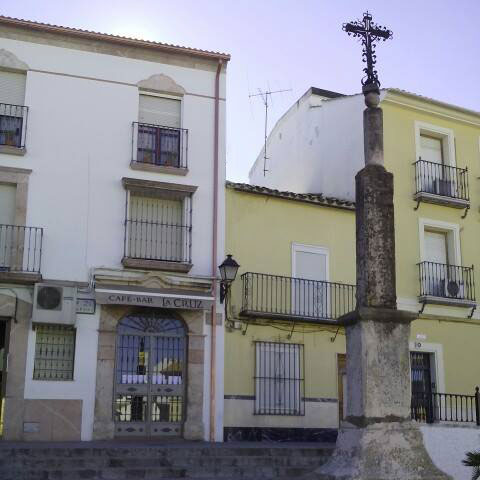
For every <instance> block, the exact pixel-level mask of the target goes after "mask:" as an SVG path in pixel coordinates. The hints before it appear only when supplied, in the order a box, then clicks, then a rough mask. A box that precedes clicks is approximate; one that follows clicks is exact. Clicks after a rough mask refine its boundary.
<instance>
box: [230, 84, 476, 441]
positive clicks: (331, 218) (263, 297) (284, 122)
mask: <svg viewBox="0 0 480 480" xmlns="http://www.w3.org/2000/svg"><path fill="white" fill-rule="evenodd" d="M381 107H382V108H383V111H384V139H385V166H386V168H387V170H388V171H390V172H392V173H393V174H394V186H395V197H394V201H395V229H396V258H397V261H396V270H397V300H398V306H399V308H402V309H407V310H411V311H416V312H418V319H417V320H416V321H415V322H414V323H413V324H412V335H411V343H410V350H411V367H412V416H413V417H414V418H415V419H416V420H418V421H420V422H428V423H432V422H434V423H437V422H445V421H454V422H460V421H461V422H462V423H463V422H465V423H467V424H472V425H475V423H476V422H477V416H478V397H477V403H476V401H475V395H474V393H475V386H476V385H478V384H479V383H480V364H479V361H478V350H479V348H478V345H479V344H480V327H479V325H478V323H479V321H480V315H479V312H478V310H475V308H476V300H477V298H478V297H479V293H480V292H479V289H478V287H476V285H475V279H474V274H475V271H476V270H478V267H480V256H479V245H480V241H479V238H480V214H479V207H480V181H479V177H480V147H479V145H480V144H479V140H480V114H478V113H475V112H470V111H468V110H465V109H462V108H459V107H455V106H451V105H447V104H444V103H441V102H437V101H434V100H431V99H427V98H424V97H420V96H417V95H413V94H409V93H406V92H402V91H399V90H393V89H389V90H383V91H382V103H381ZM362 109H363V96H362V95H359V96H348V97H347V96H339V95H338V94H334V92H327V91H324V90H319V89H314V88H312V89H310V90H309V91H308V92H307V93H306V94H305V95H304V96H303V97H302V98H301V99H300V100H299V101H298V102H296V104H295V105H294V106H293V107H292V108H291V109H290V110H289V111H288V112H286V114H285V115H284V116H283V117H282V119H280V121H279V122H278V123H277V125H276V126H275V127H274V128H273V130H272V132H271V134H270V136H269V141H268V144H267V148H268V149H269V155H268V156H269V158H270V160H269V161H270V164H269V165H268V169H269V171H271V172H272V174H271V175H270V174H267V176H266V177H263V179H262V175H260V173H259V172H260V169H261V167H263V164H262V163H261V162H260V160H261V157H262V156H263V153H261V154H260V155H259V160H257V162H256V164H255V165H254V167H253V168H252V171H251V173H250V180H251V183H252V184H253V185H246V184H236V183H227V189H226V226H227V227H226V229H227V230H226V250H227V252H228V253H230V254H233V256H234V258H235V259H236V260H237V261H238V263H239V264H240V265H241V268H240V270H239V275H238V276H237V279H236V281H235V282H234V283H233V285H232V288H231V291H230V297H229V298H227V300H228V301H227V305H226V307H227V320H226V324H225V325H226V335H225V438H226V439H228V440H230V439H261V438H264V439H265V438H271V439H276V438H283V439H284V438H294V439H303V440H307V439H332V438H334V435H335V432H336V428H337V427H338V424H339V419H341V417H342V415H343V411H344V406H345V405H344V404H345V400H344V396H343V391H344V389H345V377H344V369H345V335H344V331H343V328H341V327H338V325H337V318H338V317H339V316H340V315H342V314H343V313H346V312H348V311H350V310H353V309H354V308H355V286H354V284H355V276H356V274H355V206H354V202H353V200H354V176H355V174H356V172H357V171H358V170H360V169H361V168H362V165H363V143H362V142H363V140H362V135H361V133H362V132H361V120H362ZM342 138H343V140H342ZM255 184H256V185H255ZM260 184H261V185H260ZM276 188H279V189H281V190H278V189H276ZM311 192H315V193H311ZM319 192H322V194H320V193H319ZM339 199H344V200H339ZM388 374H389V373H388V372H385V375H388ZM460 394H461V395H462V397H460V396H459V395H460Z"/></svg>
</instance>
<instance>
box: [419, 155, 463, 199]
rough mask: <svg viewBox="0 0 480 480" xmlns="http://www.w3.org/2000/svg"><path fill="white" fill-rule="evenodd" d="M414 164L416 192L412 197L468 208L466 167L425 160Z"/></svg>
mask: <svg viewBox="0 0 480 480" xmlns="http://www.w3.org/2000/svg"><path fill="white" fill-rule="evenodd" d="M414 165H415V183H416V192H415V195H414V199H415V200H416V201H417V202H418V203H420V202H426V203H436V204H438V205H447V206H449V207H454V208H468V207H469V206H470V197H469V192H468V169H466V168H457V167H451V166H449V165H443V164H439V163H434V162H427V161H426V160H422V159H420V160H418V161H416V162H415V163H414Z"/></svg>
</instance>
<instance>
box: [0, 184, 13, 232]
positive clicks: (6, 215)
mask: <svg viewBox="0 0 480 480" xmlns="http://www.w3.org/2000/svg"><path fill="white" fill-rule="evenodd" d="M16 194H17V187H16V186H15V185H8V184H6V183H0V224H3V225H13V224H14V223H15V197H16Z"/></svg>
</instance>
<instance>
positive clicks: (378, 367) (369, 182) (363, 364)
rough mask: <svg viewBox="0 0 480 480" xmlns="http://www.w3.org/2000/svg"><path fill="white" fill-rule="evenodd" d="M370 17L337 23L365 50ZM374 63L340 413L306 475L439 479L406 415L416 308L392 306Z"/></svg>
mask: <svg viewBox="0 0 480 480" xmlns="http://www.w3.org/2000/svg"><path fill="white" fill-rule="evenodd" d="M371 19H372V17H371V16H370V15H369V14H366V15H365V16H364V25H363V27H361V28H360V27H359V26H358V25H355V24H347V25H346V26H344V30H345V31H347V32H348V33H354V34H358V35H363V36H364V37H363V38H364V39H365V42H367V53H368V51H370V54H372V40H374V39H375V38H376V37H380V38H385V39H386V38H389V37H390V36H391V32H390V31H388V30H386V29H384V30H379V29H378V28H377V27H376V26H375V25H373V24H372V23H371ZM357 27H358V28H357ZM382 31H383V32H384V36H383V37H382V35H381V34H380V33H381V32H382ZM387 33H388V35H387ZM368 45H370V47H368ZM368 48H370V50H368ZM364 55H365V52H364ZM374 63H375V62H374V57H373V58H372V61H370V62H369V60H368V56H367V69H366V73H367V80H366V82H362V83H363V93H364V95H365V104H366V106H367V108H366V109H365V110H364V112H363V129H364V142H365V145H364V155H365V167H364V168H363V169H362V170H360V171H359V172H358V173H357V175H356V177H355V182H356V214H355V216H356V262H357V266H356V267H357V306H356V309H355V311H353V312H350V313H348V314H347V315H344V316H343V317H341V318H340V319H339V323H340V324H342V325H344V326H345V333H346V343H347V402H346V404H347V412H346V418H345V421H344V422H342V425H341V428H340V429H339V435H338V439H337V445H336V449H335V452H334V454H333V456H332V458H331V459H330V460H329V462H327V463H326V464H325V465H324V466H322V467H321V468H320V469H319V470H317V472H316V473H315V474H314V475H313V476H312V477H311V478H317V479H358V480H364V479H365V480H366V479H370V480H373V479H375V480H387V479H388V480H407V479H408V480H414V479H430V480H433V479H435V480H444V479H447V478H450V477H448V476H447V475H445V474H444V473H442V472H440V471H439V470H438V469H437V468H436V467H435V465H434V464H433V462H432V461H431V459H430V457H429V455H428V453H427V451H426V449H425V446H424V444H423V437H422V433H421V431H420V429H419V428H418V426H417V425H416V424H414V423H413V422H412V420H411V417H410V404H411V382H410V352H409V339H410V323H411V322H412V321H413V320H414V319H415V318H416V317H417V313H416V312H407V311H401V310H398V309H397V297H396V281H395V224H394V204H393V175H392V174H391V173H389V172H387V170H386V169H385V167H384V166H383V113H382V109H381V108H379V103H380V92H379V88H378V86H379V83H380V82H378V77H377V72H376V71H375V70H373V65H374ZM368 75H370V76H368Z"/></svg>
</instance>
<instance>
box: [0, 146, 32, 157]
mask: <svg viewBox="0 0 480 480" xmlns="http://www.w3.org/2000/svg"><path fill="white" fill-rule="evenodd" d="M0 153H6V154H7V155H17V156H19V157H23V156H24V155H25V154H26V153H27V149H26V148H25V147H12V146H11V145H0Z"/></svg>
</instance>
